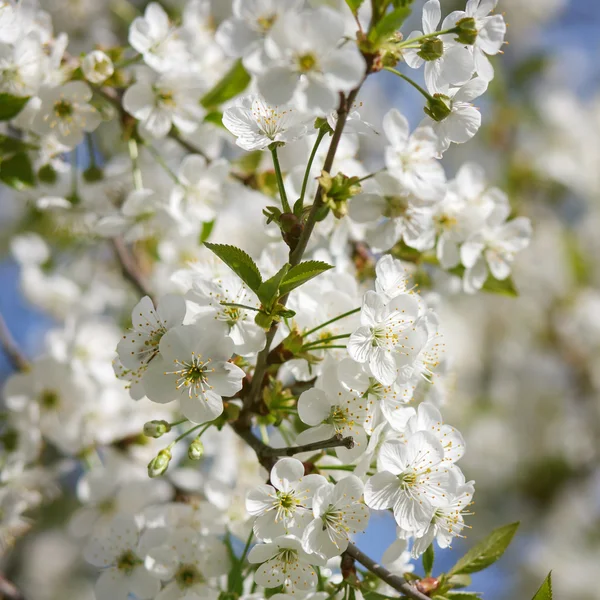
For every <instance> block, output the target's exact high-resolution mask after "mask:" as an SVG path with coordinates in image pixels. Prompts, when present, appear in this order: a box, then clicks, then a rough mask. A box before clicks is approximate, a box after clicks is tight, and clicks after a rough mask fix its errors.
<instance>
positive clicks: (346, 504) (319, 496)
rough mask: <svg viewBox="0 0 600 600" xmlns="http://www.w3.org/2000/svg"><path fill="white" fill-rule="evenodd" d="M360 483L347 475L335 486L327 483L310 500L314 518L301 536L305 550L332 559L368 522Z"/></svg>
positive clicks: (356, 478)
mask: <svg viewBox="0 0 600 600" xmlns="http://www.w3.org/2000/svg"><path fill="white" fill-rule="evenodd" d="M363 487H364V486H363V483H362V481H361V480H360V479H359V478H358V477H355V476H354V475H349V476H348V477H346V478H345V479H342V481H339V482H338V483H336V484H335V485H332V484H331V483H326V484H325V485H324V486H322V487H320V488H319V489H318V490H317V491H316V493H315V496H314V499H313V514H314V517H315V518H314V520H313V521H312V522H311V523H310V524H309V525H308V527H307V528H306V531H305V532H304V536H303V538H302V545H303V547H304V549H305V550H306V551H307V552H316V553H317V554H321V555H323V556H325V558H333V557H334V556H339V555H340V554H341V553H342V552H344V550H346V548H347V547H348V542H349V541H350V540H349V536H350V535H352V534H355V533H358V532H360V531H364V530H365V529H366V528H367V524H368V523H369V509H368V508H367V507H366V506H365V505H364V504H363V503H362V502H361V497H362V494H363Z"/></svg>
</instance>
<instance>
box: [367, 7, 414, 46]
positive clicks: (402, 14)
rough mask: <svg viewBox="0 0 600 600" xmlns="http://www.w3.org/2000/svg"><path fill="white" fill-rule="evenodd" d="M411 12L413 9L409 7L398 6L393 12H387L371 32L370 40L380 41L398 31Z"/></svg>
mask: <svg viewBox="0 0 600 600" xmlns="http://www.w3.org/2000/svg"><path fill="white" fill-rule="evenodd" d="M410 13H411V10H410V8H408V7H401V8H396V9H394V10H393V11H392V12H389V13H387V14H386V15H385V16H384V17H383V18H382V19H381V20H380V21H379V23H377V25H375V27H373V29H372V30H371V32H370V33H369V40H370V41H372V42H378V41H380V40H382V39H383V38H385V37H387V36H389V35H391V34H392V33H394V31H398V29H400V27H402V24H403V23H404V21H405V20H406V18H407V17H408V16H409V15H410Z"/></svg>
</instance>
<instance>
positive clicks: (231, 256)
mask: <svg viewBox="0 0 600 600" xmlns="http://www.w3.org/2000/svg"><path fill="white" fill-rule="evenodd" d="M204 245H205V246H206V247H207V248H208V249H209V250H211V251H212V252H214V253H215V254H216V255H217V256H218V257H219V258H220V259H221V260H222V261H223V262H224V263H225V264H226V265H227V266H228V267H229V268H230V269H231V270H232V271H233V272H234V273H235V274H236V275H237V276H238V277H239V278H240V279H241V280H242V281H243V282H244V283H245V284H246V285H247V286H248V287H249V288H250V289H251V290H252V291H253V292H255V293H258V288H259V287H260V284H261V283H262V277H261V276H260V271H259V270H258V267H257V266H256V263H255V262H254V261H253V260H252V259H251V258H250V256H248V254H246V253H245V252H244V251H243V250H242V249H241V248H236V247H235V246H230V245H229V244H209V243H208V242H204Z"/></svg>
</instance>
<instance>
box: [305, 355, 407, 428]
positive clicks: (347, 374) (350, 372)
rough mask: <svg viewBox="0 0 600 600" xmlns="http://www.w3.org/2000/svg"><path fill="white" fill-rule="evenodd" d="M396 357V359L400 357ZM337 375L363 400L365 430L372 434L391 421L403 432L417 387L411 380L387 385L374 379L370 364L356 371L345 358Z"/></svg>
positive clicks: (339, 366)
mask: <svg viewBox="0 0 600 600" xmlns="http://www.w3.org/2000/svg"><path fill="white" fill-rule="evenodd" d="M395 358H396V360H397V356H396V357H395ZM338 376H339V378H340V382H341V384H342V385H343V386H344V387H345V388H346V389H347V390H348V391H350V392H351V393H352V394H355V395H356V396H358V397H360V398H361V402H362V403H363V406H364V407H366V415H365V418H364V428H365V431H366V432H367V433H368V434H369V435H371V434H372V433H373V431H374V430H375V428H376V427H377V426H379V425H380V424H381V423H382V422H388V423H390V424H391V425H392V426H394V427H396V428H398V430H400V431H401V430H403V427H404V425H405V424H406V421H407V420H408V419H409V418H410V416H412V414H413V409H412V408H411V409H406V408H405V407H404V406H403V405H404V404H406V403H407V402H410V400H411V399H412V397H413V392H414V389H415V385H413V383H412V382H411V381H409V382H407V383H404V382H403V383H402V384H401V385H400V384H398V382H397V381H394V382H393V383H392V384H390V385H387V386H384V385H382V384H381V383H379V381H377V380H376V379H375V378H374V377H372V376H371V374H370V371H369V368H368V366H367V365H363V367H362V368H358V369H357V365H356V363H355V362H354V361H353V360H352V359H351V358H345V359H344V360H342V362H341V363H340V364H339V365H338ZM305 393H306V392H305ZM407 410H408V411H409V412H408V413H407Z"/></svg>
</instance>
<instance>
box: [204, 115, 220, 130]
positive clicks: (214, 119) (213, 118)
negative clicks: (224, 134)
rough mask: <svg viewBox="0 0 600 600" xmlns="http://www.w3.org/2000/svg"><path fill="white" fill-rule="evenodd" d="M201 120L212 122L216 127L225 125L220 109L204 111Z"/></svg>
mask: <svg viewBox="0 0 600 600" xmlns="http://www.w3.org/2000/svg"><path fill="white" fill-rule="evenodd" d="M203 122H204V123H212V124H213V125H216V126H217V127H221V128H223V129H225V125H223V113H222V112H221V111H220V110H211V111H210V112H209V113H206V116H205V117H204V120H203Z"/></svg>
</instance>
